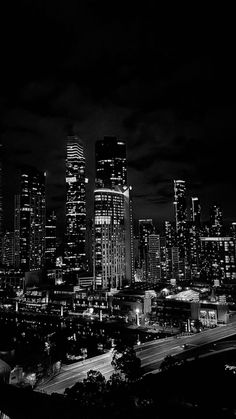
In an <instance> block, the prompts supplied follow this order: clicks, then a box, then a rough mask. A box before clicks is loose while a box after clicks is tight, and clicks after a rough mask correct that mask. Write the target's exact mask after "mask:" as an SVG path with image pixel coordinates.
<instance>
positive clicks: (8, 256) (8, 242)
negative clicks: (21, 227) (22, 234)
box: [2, 231, 15, 268]
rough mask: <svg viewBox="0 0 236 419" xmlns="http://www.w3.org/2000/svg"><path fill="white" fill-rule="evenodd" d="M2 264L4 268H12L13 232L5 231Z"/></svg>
mask: <svg viewBox="0 0 236 419" xmlns="http://www.w3.org/2000/svg"><path fill="white" fill-rule="evenodd" d="M2 264H3V265H4V266H6V267H9V268H10V267H11V268H13V267H14V264H15V258H14V232H13V231H7V232H6V233H5V234H4V237H3V242H2Z"/></svg>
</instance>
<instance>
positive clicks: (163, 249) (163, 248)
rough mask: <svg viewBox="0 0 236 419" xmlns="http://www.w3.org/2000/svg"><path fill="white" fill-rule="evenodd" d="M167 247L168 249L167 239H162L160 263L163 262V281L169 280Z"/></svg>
mask: <svg viewBox="0 0 236 419" xmlns="http://www.w3.org/2000/svg"><path fill="white" fill-rule="evenodd" d="M167 261H168V256H167V247H166V238H165V237H160V262H161V280H162V281H166V280H167Z"/></svg>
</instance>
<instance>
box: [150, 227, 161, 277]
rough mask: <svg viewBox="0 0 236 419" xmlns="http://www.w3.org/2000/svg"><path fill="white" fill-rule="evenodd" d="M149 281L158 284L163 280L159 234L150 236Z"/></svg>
mask: <svg viewBox="0 0 236 419" xmlns="http://www.w3.org/2000/svg"><path fill="white" fill-rule="evenodd" d="M148 265H149V272H148V283H149V284H151V285H156V284H157V283H158V282H160V280H161V245H160V236H159V234H153V233H152V234H149V236H148Z"/></svg>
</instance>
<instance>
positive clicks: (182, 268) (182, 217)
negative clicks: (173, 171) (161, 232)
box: [174, 180, 187, 279]
mask: <svg viewBox="0 0 236 419" xmlns="http://www.w3.org/2000/svg"><path fill="white" fill-rule="evenodd" d="M174 211H175V229H176V246H177V247H178V252H179V278H180V279H184V278H185V277H186V272H187V205H186V186H185V181H184V180H174Z"/></svg>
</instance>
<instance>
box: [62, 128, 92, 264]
mask: <svg viewBox="0 0 236 419" xmlns="http://www.w3.org/2000/svg"><path fill="white" fill-rule="evenodd" d="M86 182H87V180H86V178H85V157H84V147H83V144H82V142H81V140H80V139H79V137H78V136H77V135H70V136H68V137H67V139H66V188H67V195H66V234H65V262H66V264H67V266H68V268H69V269H70V270H75V271H81V272H82V271H87V259H86V251H85V236H86V192H85V184H86Z"/></svg>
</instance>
